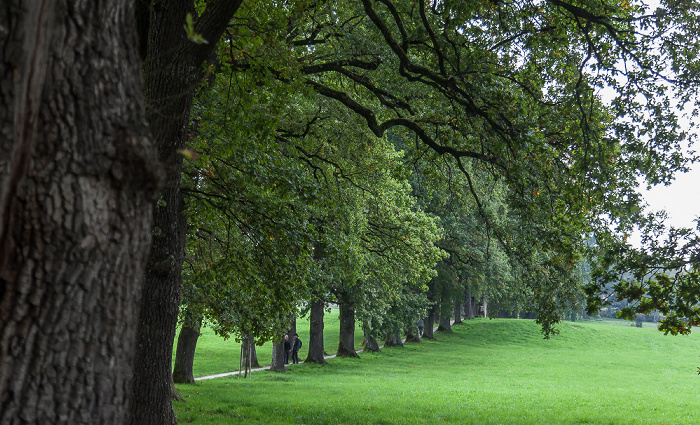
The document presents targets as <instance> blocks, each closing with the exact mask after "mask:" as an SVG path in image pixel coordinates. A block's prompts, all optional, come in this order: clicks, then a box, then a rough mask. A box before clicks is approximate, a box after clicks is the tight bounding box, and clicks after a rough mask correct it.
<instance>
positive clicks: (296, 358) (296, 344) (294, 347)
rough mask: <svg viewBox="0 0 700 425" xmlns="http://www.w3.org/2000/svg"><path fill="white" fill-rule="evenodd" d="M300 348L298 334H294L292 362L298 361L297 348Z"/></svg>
mask: <svg viewBox="0 0 700 425" xmlns="http://www.w3.org/2000/svg"><path fill="white" fill-rule="evenodd" d="M300 349H301V340H300V339H299V335H297V334H294V339H293V340H292V363H294V364H297V363H299V350H300Z"/></svg>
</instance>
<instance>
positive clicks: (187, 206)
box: [0, 0, 700, 424]
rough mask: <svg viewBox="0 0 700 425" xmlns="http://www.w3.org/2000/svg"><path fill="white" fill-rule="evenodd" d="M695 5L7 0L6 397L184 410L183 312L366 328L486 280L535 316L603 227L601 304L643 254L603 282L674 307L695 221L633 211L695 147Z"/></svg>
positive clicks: (14, 417) (397, 320)
mask: <svg viewBox="0 0 700 425" xmlns="http://www.w3.org/2000/svg"><path fill="white" fill-rule="evenodd" d="M697 8H698V6H697V5H695V4H694V3H689V2H677V1H675V0H673V1H672V0H667V1H662V3H661V5H660V6H659V7H658V8H657V9H650V8H649V6H648V5H646V4H645V3H643V2H629V1H627V0H625V1H622V0H620V1H614V2H608V3H600V2H596V1H588V0H577V1H571V2H566V1H562V0H545V1H529V0H523V1H504V2H494V1H491V0H474V1H469V2H463V1H450V0H448V1H427V2H423V1H419V2H403V1H391V0H356V1H335V2H317V1H311V0H288V1H269V2H268V1H259V2H244V1H242V0H237V1H232V0H209V1H206V2H205V1H202V2H200V1H193V0H174V1H170V2H160V1H150V0H140V1H136V2H131V1H127V0H120V1H110V2H105V1H90V2H82V1H77V0H59V1H55V2H42V1H40V0H25V1H20V0H10V1H9V3H8V4H7V7H3V8H2V10H0V45H2V46H3V56H2V57H1V58H0V91H1V92H2V96H1V97H0V98H1V99H2V100H1V101H0V132H1V133H2V137H1V138H0V206H2V207H1V208H0V293H1V294H2V298H1V301H0V303H1V304H0V305H1V306H2V307H1V308H0V394H2V395H1V396H0V421H1V422H3V423H20V422H23V423H43V422H59V423H123V422H129V423H132V424H163V423H175V422H176V420H175V417H174V413H173V410H172V406H171V401H170V397H171V391H172V382H173V381H172V373H171V355H172V347H173V339H174V335H175V329H176V324H177V320H178V313H180V312H181V311H182V316H183V320H184V323H185V325H186V326H185V328H187V327H189V328H191V329H195V330H196V327H197V323H199V322H200V321H201V320H203V319H204V318H206V319H207V320H210V321H212V322H213V323H215V326H216V329H217V331H219V332H220V333H221V334H223V335H227V334H235V335H237V336H238V337H239V338H241V339H243V340H245V341H250V340H251V338H252V339H253V340H257V341H262V340H266V339H267V340H270V339H272V340H275V341H278V340H279V338H280V335H281V332H283V331H284V330H285V329H287V328H288V326H289V324H290V320H291V319H290V317H289V314H290V312H291V311H295V309H296V307H297V306H298V305H300V304H302V303H303V304H304V305H308V306H309V308H310V309H311V312H312V315H315V316H314V317H317V316H318V315H319V314H322V312H323V307H322V306H323V303H326V302H335V303H338V304H339V305H340V306H341V321H342V323H343V326H350V324H352V325H353V327H354V323H355V321H356V320H357V321H359V322H360V323H362V325H363V329H364V330H365V336H366V339H367V341H372V340H376V339H377V338H378V337H379V336H380V335H381V336H382V337H384V336H386V335H389V336H393V337H394V338H396V337H397V335H398V334H399V332H401V331H402V330H403V329H406V328H407V327H408V325H409V324H410V323H412V322H413V320H415V318H416V317H418V316H419V315H422V314H423V311H427V310H428V309H430V313H429V314H427V317H428V323H426V327H430V326H431V323H429V322H430V318H431V317H435V315H436V314H437V315H439V317H448V316H449V311H450V310H451V309H453V308H454V306H455V302H456V301H457V300H463V299H465V297H467V296H469V299H471V297H475V296H478V297H481V296H483V297H488V298H489V299H490V300H492V302H494V301H496V302H497V303H498V304H499V306H500V307H499V308H500V309H503V310H508V311H514V312H515V311H523V310H529V309H536V310H537V312H538V321H539V322H540V323H541V324H542V326H543V331H544V332H545V335H549V334H550V333H551V332H555V331H556V329H555V328H554V326H555V324H556V322H557V321H558V320H559V319H560V318H561V314H562V311H563V310H564V309H567V308H572V307H575V306H576V305H577V302H580V297H579V298H577V294H578V292H579V291H578V282H580V276H581V275H582V271H581V270H582V268H581V267H580V266H579V264H581V259H582V258H583V256H584V254H586V253H587V252H588V253H591V254H592V253H593V252H592V251H594V250H598V251H604V254H601V253H599V252H598V253H595V255H591V259H590V261H591V264H592V265H593V266H596V261H597V262H599V263H600V266H601V267H597V268H595V271H594V272H593V279H591V284H590V285H589V286H588V288H587V291H588V292H587V295H589V297H588V299H589V302H590V303H591V304H590V305H591V308H595V307H596V304H595V303H597V302H599V300H600V299H601V298H600V297H598V296H597V295H598V292H599V291H600V289H601V288H604V287H606V286H605V285H606V284H607V283H608V282H609V281H610V280H612V279H616V273H617V275H618V276H619V273H621V272H622V271H627V270H629V269H633V270H636V271H637V274H634V277H635V279H632V280H631V281H630V282H628V283H625V284H621V285H619V286H618V287H616V291H617V292H616V294H617V296H621V297H623V298H628V299H630V300H635V299H636V300H641V301H640V302H638V303H637V304H636V306H637V307H638V310H639V311H640V312H644V311H645V310H647V309H651V308H655V309H657V310H659V311H662V312H663V313H664V314H667V315H668V316H669V317H670V320H669V321H668V322H667V324H668V329H669V330H671V331H674V332H676V331H677V332H686V331H687V330H688V329H689V327H690V326H692V325H694V324H695V321H696V320H697V319H696V317H697V315H698V311H697V309H696V308H695V307H694V306H695V305H697V304H698V300H697V298H698V296H700V295H698V291H697V289H696V288H697V287H698V285H696V280H697V279H696V277H697V276H696V275H697V270H695V269H693V268H692V267H694V264H695V262H696V261H697V255H696V253H697V250H696V248H695V247H696V246H697V244H696V243H695V241H693V240H692V239H691V240H683V239H682V238H687V237H689V236H690V233H689V232H687V231H672V232H671V233H670V235H671V236H670V239H669V243H667V244H661V243H656V242H653V241H652V240H651V239H649V244H648V245H649V247H650V249H649V250H647V251H641V250H633V249H632V248H631V247H630V246H629V245H628V244H627V243H626V241H625V240H624V234H625V233H628V232H629V231H631V229H632V228H633V227H634V226H638V225H647V226H648V229H649V230H650V231H649V232H648V234H649V235H650V237H651V236H653V232H652V230H655V229H659V228H660V227H659V226H658V223H657V222H655V221H654V220H652V218H653V217H645V216H643V215H642V213H641V206H642V205H641V202H642V201H641V199H640V197H639V196H638V195H637V192H636V187H637V185H638V179H639V178H645V179H646V181H647V182H649V183H650V184H656V183H664V182H667V181H669V180H670V179H671V178H672V173H673V172H675V171H678V170H683V169H684V168H685V167H686V166H687V163H688V161H689V160H691V159H692V158H688V157H687V156H685V155H684V153H683V152H682V149H681V148H682V143H683V142H684V141H685V140H687V139H688V138H689V136H688V134H686V132H685V131H684V129H681V128H680V126H679V125H678V116H677V114H676V113H675V112H674V109H673V106H675V105H674V104H673V102H674V100H673V99H677V101H678V102H679V103H685V102H688V101H689V100H690V99H692V94H693V91H692V89H691V88H692V87H693V84H695V82H696V80H697V77H696V73H697V70H698V69H700V68H699V67H698V66H697V49H698V48H700V47H698V45H697V43H695V40H694V37H695V34H696V27H697V16H698V14H697ZM602 88H606V89H607V90H608V91H607V93H608V94H607V96H608V98H609V99H608V100H606V101H605V102H604V101H603V98H602V93H601V89H602ZM672 94H675V95H676V97H675V98H673V97H672V96H671V95H672ZM183 158H187V162H186V163H184V164H183ZM592 235H595V240H596V244H587V243H584V242H585V241H587V240H589V238H590V237H591V236H592ZM621 260H622V261H621ZM650 264H654V265H655V267H657V268H659V269H660V270H662V271H663V270H667V269H674V270H677V269H685V270H684V272H683V273H676V274H673V275H672V276H673V277H672V278H668V277H667V278H663V277H661V278H656V277H654V278H651V279H649V276H664V275H663V274H660V273H656V271H658V270H654V273H652V274H650V273H647V270H648V269H649V265H650ZM640 282H641V283H640ZM467 288H469V289H471V291H472V294H470V295H466V294H465V291H466V290H467ZM645 296H646V298H644V297H645ZM181 301H182V302H181ZM319 310H320V312H319ZM438 310H439V311H438ZM633 310H634V308H633V309H632V310H630V311H629V312H628V313H626V314H633V313H634V312H635V311H633ZM674 312H677V313H678V314H677V315H675V316H674V315H673V313H674ZM312 325H313V326H321V327H322V320H321V321H319V320H314V319H312ZM183 329H184V328H183ZM249 344H250V342H249ZM350 347H352V342H351V341H344V340H341V342H340V346H339V352H341V354H342V353H343V352H347V353H348V354H350V355H351V353H352V352H354V350H352V349H351V348H350ZM64 394H70V397H66V396H64Z"/></svg>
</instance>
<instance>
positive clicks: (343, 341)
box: [336, 302, 360, 358]
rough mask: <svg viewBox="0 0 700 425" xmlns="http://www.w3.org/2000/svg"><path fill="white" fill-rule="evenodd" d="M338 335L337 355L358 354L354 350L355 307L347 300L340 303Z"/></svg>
mask: <svg viewBox="0 0 700 425" xmlns="http://www.w3.org/2000/svg"><path fill="white" fill-rule="evenodd" d="M339 316H340V335H339V338H338V340H339V341H338V352H337V353H336V355H337V356H338V357H356V358H360V356H359V355H358V354H357V352H356V351H355V309H354V308H353V305H352V304H351V303H349V302H341V303H340V314H339Z"/></svg>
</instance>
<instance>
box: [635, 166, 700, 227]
mask: <svg viewBox="0 0 700 425" xmlns="http://www.w3.org/2000/svg"><path fill="white" fill-rule="evenodd" d="M699 189H700V164H695V165H694V167H693V169H692V170H691V171H689V172H688V173H685V174H678V175H676V179H675V180H674V182H673V184H672V185H670V186H656V187H654V188H652V190H650V191H648V192H647V191H643V192H642V193H643V195H644V198H645V199H646V201H647V203H648V204H649V206H650V207H651V208H652V209H654V210H661V209H664V210H666V211H667V212H668V215H669V222H670V224H671V225H673V226H675V227H691V228H695V224H694V223H693V219H695V218H696V216H700V190H699Z"/></svg>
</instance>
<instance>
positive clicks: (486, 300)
mask: <svg viewBox="0 0 700 425" xmlns="http://www.w3.org/2000/svg"><path fill="white" fill-rule="evenodd" d="M488 305H489V299H488V298H484V300H483V307H484V311H483V313H484V319H485V318H487V317H489V312H488Z"/></svg>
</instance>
